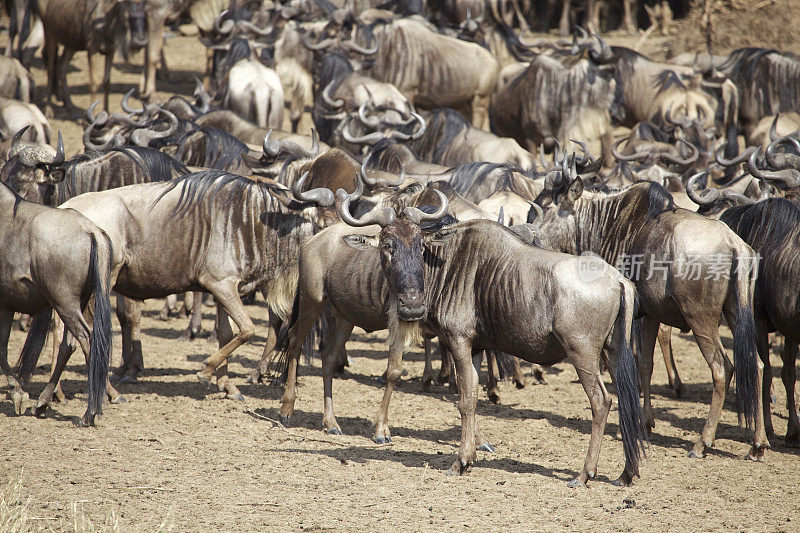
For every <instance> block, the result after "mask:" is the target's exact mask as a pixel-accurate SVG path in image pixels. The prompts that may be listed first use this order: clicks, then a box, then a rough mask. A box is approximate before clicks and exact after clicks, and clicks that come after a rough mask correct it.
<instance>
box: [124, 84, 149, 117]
mask: <svg viewBox="0 0 800 533" xmlns="http://www.w3.org/2000/svg"><path fill="white" fill-rule="evenodd" d="M135 90H136V88H133V89H131V90H130V91H128V92H126V93H125V96H123V97H122V102H120V105H121V106H122V110H123V111H125V112H126V113H134V114H140V113H144V106H142V108H141V109H134V108H132V107H131V106H130V104H128V99H129V98H130V97H131V95H132V94H133V91H135Z"/></svg>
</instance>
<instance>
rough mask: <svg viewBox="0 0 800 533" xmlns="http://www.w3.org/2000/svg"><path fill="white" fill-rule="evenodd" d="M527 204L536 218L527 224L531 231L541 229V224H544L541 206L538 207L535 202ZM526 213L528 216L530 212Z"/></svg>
mask: <svg viewBox="0 0 800 533" xmlns="http://www.w3.org/2000/svg"><path fill="white" fill-rule="evenodd" d="M528 203H529V204H530V205H531V208H532V209H533V210H534V211H536V218H535V219H533V222H528V224H530V226H531V229H532V230H534V231H536V230H537V229H539V228H541V227H542V224H544V209H542V206H540V205H539V204H537V203H536V202H528ZM528 213H529V216H530V211H529V212H528Z"/></svg>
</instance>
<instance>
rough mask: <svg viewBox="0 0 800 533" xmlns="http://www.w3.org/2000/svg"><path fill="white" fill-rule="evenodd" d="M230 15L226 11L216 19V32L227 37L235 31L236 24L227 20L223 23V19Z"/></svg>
mask: <svg viewBox="0 0 800 533" xmlns="http://www.w3.org/2000/svg"><path fill="white" fill-rule="evenodd" d="M227 15H228V10H227V9H226V10H224V11H223V12H222V13H220V14H219V15H217V18H215V19H214V30H216V32H217V33H219V34H221V35H227V34H229V33H230V32H232V31H233V28H234V26H235V25H236V23H234V22H233V21H232V20H226V21H225V23H224V24H223V23H222V19H223V18H225V17H226V16H227Z"/></svg>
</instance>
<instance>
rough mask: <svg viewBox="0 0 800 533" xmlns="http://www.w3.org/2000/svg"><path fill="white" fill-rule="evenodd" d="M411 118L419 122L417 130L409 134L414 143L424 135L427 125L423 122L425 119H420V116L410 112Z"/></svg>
mask: <svg viewBox="0 0 800 533" xmlns="http://www.w3.org/2000/svg"><path fill="white" fill-rule="evenodd" d="M411 116H412V117H414V118H415V119H417V121H418V122H419V129H418V130H417V131H415V132H414V133H412V134H411V138H412V139H414V140H415V141H416V140H417V139H419V138H420V137H422V136H423V135H424V134H425V130H426V129H427V128H428V124H427V123H426V122H425V119H424V118H422V115H420V114H418V113H415V112H414V111H412V112H411Z"/></svg>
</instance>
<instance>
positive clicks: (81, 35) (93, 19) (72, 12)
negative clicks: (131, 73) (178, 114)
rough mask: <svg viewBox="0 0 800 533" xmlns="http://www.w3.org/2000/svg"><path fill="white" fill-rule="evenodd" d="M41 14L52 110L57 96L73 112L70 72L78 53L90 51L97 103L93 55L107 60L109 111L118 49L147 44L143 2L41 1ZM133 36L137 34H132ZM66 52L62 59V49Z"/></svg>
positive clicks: (105, 75)
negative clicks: (52, 104)
mask: <svg viewBox="0 0 800 533" xmlns="http://www.w3.org/2000/svg"><path fill="white" fill-rule="evenodd" d="M37 5H38V13H39V16H40V17H41V18H42V23H43V24H44V40H45V45H44V51H43V55H44V60H45V64H46V66H47V98H46V105H47V107H48V108H49V107H50V102H51V99H52V96H53V93H55V92H56V91H58V97H59V99H60V100H61V101H62V102H63V103H64V105H65V106H67V107H68V108H70V109H73V106H72V101H71V100H70V97H69V91H68V89H67V84H66V80H67V78H66V74H67V68H68V67H69V62H70V60H71V59H72V56H73V55H75V52H77V51H78V50H86V53H87V56H86V57H87V62H88V68H87V71H88V74H89V93H90V95H91V99H92V101H94V97H95V93H96V91H97V86H96V84H95V80H94V74H93V69H92V56H93V54H97V53H100V54H103V55H104V56H105V58H106V59H105V66H104V69H103V93H104V98H103V104H104V106H105V108H106V109H108V92H109V88H110V86H109V84H110V80H111V66H112V64H113V61H114V53H115V51H116V50H117V49H118V48H123V47H126V46H128V42H127V41H128V36H129V35H130V40H131V42H140V43H141V44H144V40H145V36H144V33H143V31H144V26H143V24H139V23H135V22H134V21H136V20H138V21H144V19H145V17H146V14H145V6H144V2H143V1H142V0H123V1H112V0H104V1H102V2H93V1H90V0H37ZM132 22H134V23H132ZM132 32H133V33H132ZM59 44H61V45H63V46H64V52H63V53H62V55H61V57H58V45H59Z"/></svg>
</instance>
